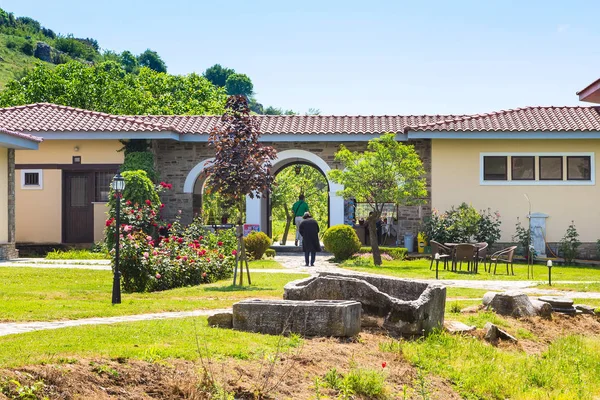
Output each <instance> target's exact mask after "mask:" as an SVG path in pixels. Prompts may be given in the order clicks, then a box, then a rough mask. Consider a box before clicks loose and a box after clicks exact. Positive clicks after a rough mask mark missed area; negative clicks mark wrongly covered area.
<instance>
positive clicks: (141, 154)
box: [121, 151, 158, 182]
mask: <svg viewBox="0 0 600 400" xmlns="http://www.w3.org/2000/svg"><path fill="white" fill-rule="evenodd" d="M121 171H145V172H146V175H147V176H148V178H150V180H152V182H156V180H157V178H158V177H157V174H156V170H155V169H154V154H152V153H151V152H149V151H137V152H133V153H128V154H126V155H125V161H124V162H123V166H122V167H121Z"/></svg>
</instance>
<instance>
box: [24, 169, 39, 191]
mask: <svg viewBox="0 0 600 400" xmlns="http://www.w3.org/2000/svg"><path fill="white" fill-rule="evenodd" d="M42 187H43V185H42V170H41V169H24V170H21V189H42Z"/></svg>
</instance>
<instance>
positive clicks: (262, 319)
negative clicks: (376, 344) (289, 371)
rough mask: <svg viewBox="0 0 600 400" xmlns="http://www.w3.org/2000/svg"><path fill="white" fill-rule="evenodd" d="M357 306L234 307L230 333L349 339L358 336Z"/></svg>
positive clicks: (280, 303) (276, 303) (249, 303)
mask: <svg viewBox="0 0 600 400" xmlns="http://www.w3.org/2000/svg"><path fill="white" fill-rule="evenodd" d="M361 316H362V310H361V305H360V303H359V302H356V301H344V300H342V301H338V300H314V301H291V300H260V299H251V300H244V301H240V302H239V303H235V304H234V305H233V329H236V330H240V331H246V332H258V333H265V334H270V335H281V334H289V333H298V334H300V335H303V336H326V337H328V336H336V337H350V336H355V335H357V334H358V333H360V327H361Z"/></svg>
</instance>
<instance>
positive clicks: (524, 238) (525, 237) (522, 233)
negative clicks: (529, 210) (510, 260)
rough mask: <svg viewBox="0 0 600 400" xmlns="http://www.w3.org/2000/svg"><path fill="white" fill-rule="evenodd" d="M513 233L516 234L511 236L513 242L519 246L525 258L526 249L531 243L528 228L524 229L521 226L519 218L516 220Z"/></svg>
mask: <svg viewBox="0 0 600 400" xmlns="http://www.w3.org/2000/svg"><path fill="white" fill-rule="evenodd" d="M515 231H516V232H515V234H514V236H513V240H514V241H516V242H517V244H518V246H520V251H521V252H522V254H523V255H525V256H526V255H527V254H528V253H527V249H528V248H529V244H530V243H531V231H530V230H529V227H527V228H525V227H524V226H523V225H521V221H520V220H519V218H517V225H516V226H515ZM534 256H535V254H534Z"/></svg>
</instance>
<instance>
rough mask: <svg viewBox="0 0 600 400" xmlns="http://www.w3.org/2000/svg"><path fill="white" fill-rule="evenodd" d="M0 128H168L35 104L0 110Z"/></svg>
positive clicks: (20, 129) (90, 130)
mask: <svg viewBox="0 0 600 400" xmlns="http://www.w3.org/2000/svg"><path fill="white" fill-rule="evenodd" d="M0 126H2V127H4V128H6V129H9V130H14V131H21V132H162V131H172V130H173V129H172V127H169V126H163V125H160V124H152V123H148V122H144V121H141V120H139V119H136V118H133V117H125V116H117V115H110V114H105V113H100V112H96V111H89V110H82V109H80V108H74V107H66V106H59V105H56V104H49V103H36V104H29V105H25V106H17V107H9V108H0Z"/></svg>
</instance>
